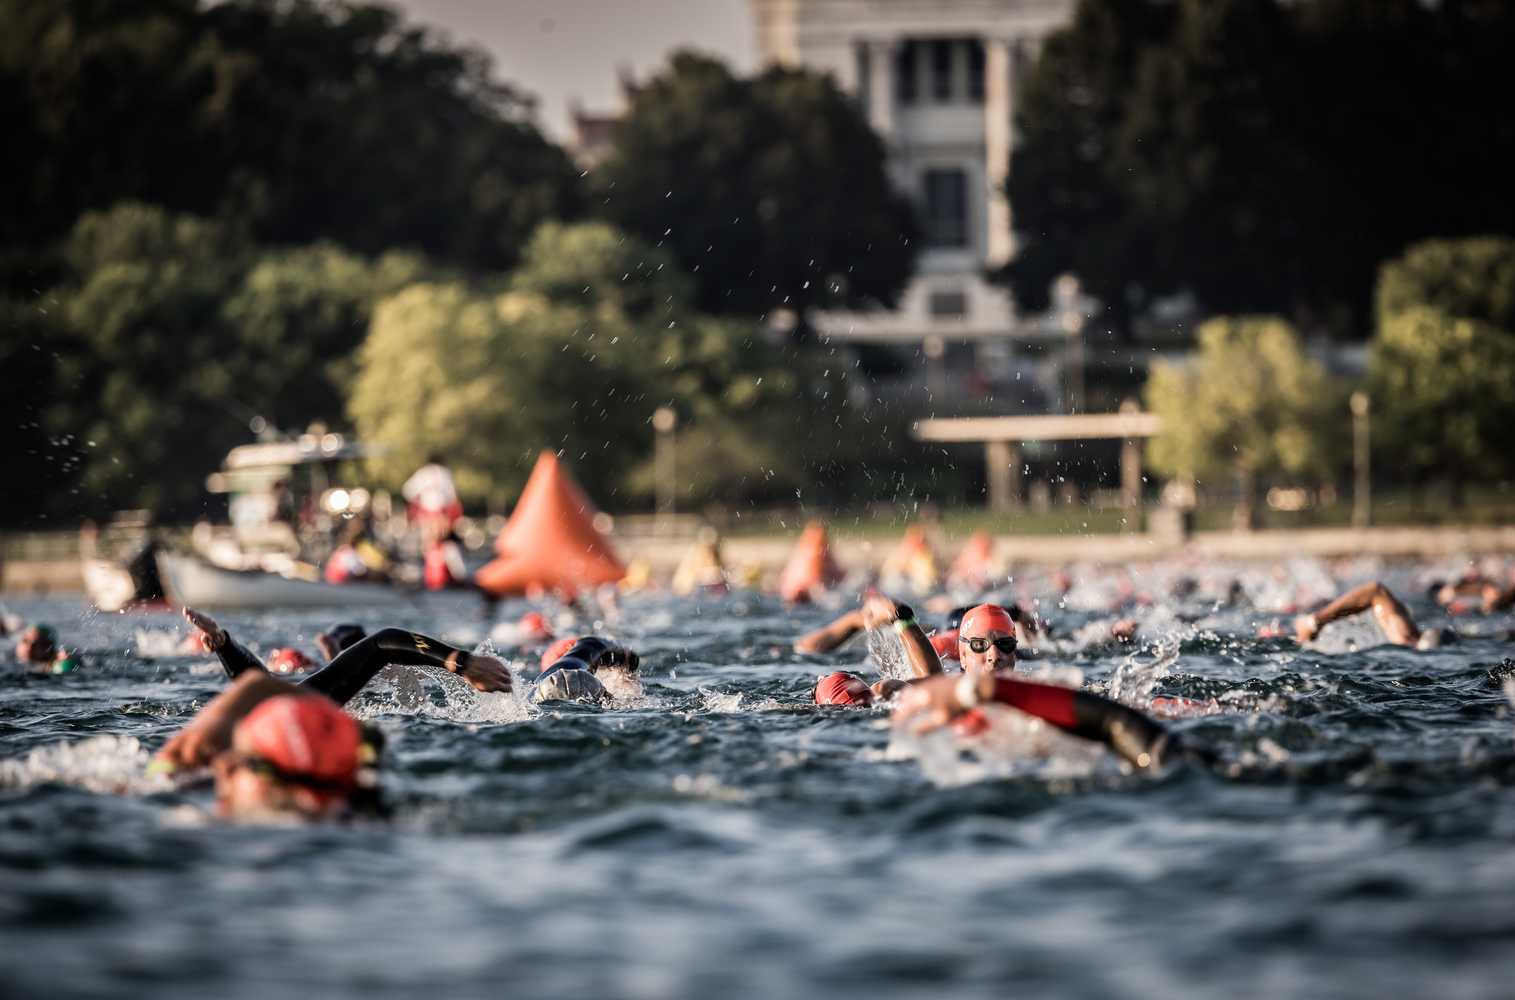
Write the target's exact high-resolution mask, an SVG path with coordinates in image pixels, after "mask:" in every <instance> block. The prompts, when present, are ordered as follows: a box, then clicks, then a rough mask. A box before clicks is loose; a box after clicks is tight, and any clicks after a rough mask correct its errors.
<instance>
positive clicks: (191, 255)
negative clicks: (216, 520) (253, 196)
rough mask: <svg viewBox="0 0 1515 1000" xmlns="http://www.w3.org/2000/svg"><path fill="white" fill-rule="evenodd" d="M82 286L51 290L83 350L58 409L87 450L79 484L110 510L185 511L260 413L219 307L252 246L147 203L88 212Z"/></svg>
mask: <svg viewBox="0 0 1515 1000" xmlns="http://www.w3.org/2000/svg"><path fill="white" fill-rule="evenodd" d="M68 246H69V250H68V254H67V256H68V258H69V260H70V262H71V264H72V266H73V267H74V268H75V270H76V274H77V278H76V279H75V281H74V282H72V283H70V284H68V285H65V286H63V287H60V288H59V289H57V290H55V292H54V293H53V294H54V296H56V297H57V298H58V299H59V300H60V301H61V303H62V306H63V314H64V317H65V320H66V323H67V325H68V328H69V330H70V335H71V337H72V338H73V340H74V341H75V343H76V344H77V346H78V349H77V350H75V351H74V352H72V353H71V354H70V355H68V356H67V357H66V358H65V362H64V368H63V372H62V376H63V380H64V382H65V384H68V385H69V386H70V387H71V389H72V391H70V392H69V393H67V394H66V395H63V396H60V397H59V398H57V399H56V400H55V401H54V405H53V407H52V420H53V421H54V423H55V424H56V425H57V426H59V427H67V428H70V429H71V430H72V431H73V433H74V435H75V437H76V438H78V439H79V440H81V441H83V442H84V443H85V446H86V448H87V449H88V450H87V453H86V460H85V464H84V468H83V481H82V487H83V489H84V491H85V493H86V495H87V497H89V498H90V500H91V501H92V502H97V503H99V504H100V505H101V507H103V508H104V509H114V508H120V507H128V506H143V507H149V508H153V509H156V510H158V511H160V512H164V511H169V510H174V509H180V510H183V509H189V508H192V507H193V505H194V504H195V501H196V499H197V498H198V497H199V496H200V495H201V481H202V479H203V477H204V475H205V473H206V472H208V471H210V470H211V469H214V468H215V467H216V465H217V464H218V463H219V461H220V458H221V455H222V454H223V453H224V452H225V450H226V447H227V443H228V442H229V441H235V440H237V439H238V438H240V437H242V436H244V435H245V434H246V420H247V418H248V417H249V416H251V415H252V414H253V413H255V412H256V411H255V410H253V409H252V408H251V406H250V405H249V403H250V402H251V401H249V400H246V399H244V398H242V396H241V391H240V389H241V387H240V383H239V379H238V375H237V373H236V372H234V371H232V370H231V369H230V368H228V366H227V365H225V364H224V356H225V348H226V345H227V343H228V342H229V341H230V340H231V339H232V335H231V333H230V331H228V330H227V328H226V326H225V323H224V320H223V318H222V311H221V310H222V302H223V301H224V300H225V299H226V298H227V296H228V295H229V294H230V293H231V292H232V290H233V289H234V288H235V287H236V283H237V281H238V279H239V278H240V276H241V272H242V268H243V266H244V265H245V261H246V259H247V254H248V252H249V248H247V247H246V246H245V245H242V244H240V243H239V242H238V241H237V239H236V237H235V236H234V235H233V234H231V233H230V232H228V231H227V230H226V229H225V228H224V227H221V226H218V225H216V224H215V223H210V222H205V221H204V220H199V219H193V218H186V217H172V216H169V215H167V214H166V213H163V212H161V211H159V210H155V209H151V208H148V207H145V206H138V205H125V206H121V207H120V208H119V209H117V210H116V211H114V212H110V213H103V214H99V215H94V214H91V215H86V216H85V217H83V218H82V219H81V220H80V222H79V224H78V225H77V226H76V227H75V230H74V232H73V234H72V235H71V237H70V239H69V241H68Z"/></svg>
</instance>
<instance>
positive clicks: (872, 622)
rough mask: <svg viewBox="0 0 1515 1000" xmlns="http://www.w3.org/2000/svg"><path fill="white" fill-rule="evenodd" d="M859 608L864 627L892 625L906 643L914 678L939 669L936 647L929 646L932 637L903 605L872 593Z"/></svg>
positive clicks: (939, 662)
mask: <svg viewBox="0 0 1515 1000" xmlns="http://www.w3.org/2000/svg"><path fill="white" fill-rule="evenodd" d="M859 611H860V613H861V614H862V618H863V627H864V628H869V629H875V628H886V627H893V628H895V629H896V631H898V632H899V634H900V641H901V642H903V643H904V645H905V655H906V656H908V657H909V658H910V672H911V673H913V674H915V676H916V677H917V678H920V677H931V676H933V675H935V674H939V673H941V672H942V660H941V657H939V656H937V655H936V647H935V646H933V645H931V639H930V638H929V637H928V636H927V635H926V633H925V631H923V630H922V629H921V627H920V625H919V624H918V623H916V621H915V619H914V615H913V613H912V612H911V611H910V609H909V608H908V607H907V606H906V605H903V604H901V603H899V602H898V601H896V600H894V598H892V597H886V596H884V595H883V594H873V595H872V596H870V597H869V598H868V599H867V600H866V601H864V602H863V606H862V608H860V609H859ZM902 616H909V619H908V622H906V621H903V620H902Z"/></svg>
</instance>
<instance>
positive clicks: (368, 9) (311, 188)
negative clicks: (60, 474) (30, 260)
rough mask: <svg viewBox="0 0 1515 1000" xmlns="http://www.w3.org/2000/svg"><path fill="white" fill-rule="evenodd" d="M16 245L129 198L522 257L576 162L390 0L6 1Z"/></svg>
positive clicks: (259, 222)
mask: <svg viewBox="0 0 1515 1000" xmlns="http://www.w3.org/2000/svg"><path fill="white" fill-rule="evenodd" d="M0 23H3V24H4V25H5V26H6V30H5V32H4V33H3V34H0V108H3V109H4V110H5V112H6V125H7V133H8V135H7V138H8V140H9V143H10V146H11V148H12V149H13V150H17V151H24V154H25V155H20V156H11V157H7V158H5V160H4V161H3V165H0V192H3V194H0V197H3V198H4V199H5V203H4V208H5V211H4V212H3V213H0V244H9V245H18V244H19V245H27V246H32V247H36V246H40V245H42V244H44V243H45V242H47V241H48V240H50V239H52V238H54V237H56V236H58V235H60V234H62V233H63V232H65V231H66V230H67V229H68V228H69V227H70V226H71V225H72V223H73V221H74V220H75V219H76V218H77V217H78V216H79V215H80V214H81V213H83V212H86V211H90V210H103V209H106V208H108V207H109V206H111V205H113V204H115V203H116V202H118V201H123V200H136V201H143V202H151V203H154V204H158V205H162V206H165V207H167V208H169V209H171V210H175V211H181V212H189V213H194V214H200V215H206V216H214V217H216V218H219V219H222V220H225V221H241V222H243V223H245V224H246V225H247V226H248V227H249V235H250V236H252V237H253V238H255V239H257V240H259V241H262V242H267V243H277V244H291V243H307V242H311V241H314V240H319V239H324V240H331V241H334V242H336V243H339V244H341V245H343V246H345V247H347V248H349V249H352V250H356V251H358V252H361V253H368V254H378V253H382V252H384V251H387V250H390V249H394V248H411V249H415V250H419V251H423V252H425V253H427V254H429V255H431V256H433V257H435V258H437V259H439V260H441V261H444V262H447V263H451V264H456V265H462V266H468V267H475V268H500V267H507V266H509V265H510V264H511V263H512V262H513V261H514V260H515V259H516V256H517V254H518V252H519V249H520V246H521V245H522V244H523V243H524V241H525V239H526V238H527V236H528V235H529V234H530V233H531V231H532V230H533V229H534V228H535V227H536V225H537V224H538V223H539V222H541V221H542V220H543V219H545V218H549V217H562V216H565V215H571V214H573V213H574V212H576V211H577V210H578V209H579V205H580V195H579V188H578V178H577V172H576V171H575V170H574V169H573V166H572V164H571V163H570V161H569V160H568V158H567V156H566V155H565V154H564V153H563V152H562V150H560V149H558V148H557V147H556V146H554V145H553V144H551V143H550V142H548V141H547V140H546V139H544V138H543V137H542V135H541V134H540V132H538V130H537V129H536V127H535V126H534V125H533V124H532V123H531V122H530V120H529V115H528V112H529V109H530V102H529V101H528V100H527V99H526V98H524V97H523V96H522V95H521V94H519V93H518V92H516V91H515V90H514V89H512V88H510V87H509V86H507V85H505V84H502V83H499V82H497V81H496V80H494V79H493V77H492V76H491V75H490V73H491V67H490V63H489V60H488V59H487V58H486V57H485V56H484V55H483V54H481V53H480V52H478V51H476V50H472V49H468V48H458V47H454V46H452V45H451V44H449V43H448V42H446V41H445V40H444V39H443V38H441V37H440V36H438V35H437V34H436V33H434V32H432V31H429V30H427V29H425V28H420V27H415V26H413V25H409V24H407V23H406V22H405V21H404V20H403V19H402V18H401V17H400V15H399V14H398V13H396V12H395V11H394V10H392V9H391V8H389V7H385V6H382V5H378V4H366V3H323V2H317V0H228V2H224V3H215V4H207V3H202V2H199V0H58V2H55V3H54V2H49V3H34V2H30V0H0Z"/></svg>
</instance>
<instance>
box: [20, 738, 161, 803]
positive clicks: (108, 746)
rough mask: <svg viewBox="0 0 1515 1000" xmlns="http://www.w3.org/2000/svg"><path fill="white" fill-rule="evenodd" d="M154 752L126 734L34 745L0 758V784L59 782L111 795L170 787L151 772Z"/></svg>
mask: <svg viewBox="0 0 1515 1000" xmlns="http://www.w3.org/2000/svg"><path fill="white" fill-rule="evenodd" d="M151 760H152V754H151V753H149V752H148V751H147V749H146V748H145V747H143V746H142V744H141V743H140V742H138V741H137V740H136V739H135V738H133V737H130V736H92V737H90V738H89V739H85V740H80V741H78V742H77V743H54V744H51V745H49V746H44V747H38V748H37V749H35V750H33V751H32V752H31V753H29V754H27V755H26V756H25V757H14V758H9V759H6V760H0V788H15V789H25V788H33V787H35V786H37V785H44V784H59V785H68V786H70V787H73V788H83V789H86V790H88V791H92V792H106V793H110V794H116V795H119V794H125V793H136V794H146V793H148V792H162V791H168V790H169V789H170V788H172V787H173V786H172V783H171V782H170V781H169V779H168V778H167V777H166V776H164V775H153V776H151V777H149V776H148V775H147V773H146V771H147V765H148V763H149V762H150V761H151Z"/></svg>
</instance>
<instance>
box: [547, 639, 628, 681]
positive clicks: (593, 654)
mask: <svg viewBox="0 0 1515 1000" xmlns="http://www.w3.org/2000/svg"><path fill="white" fill-rule="evenodd" d="M640 664H641V661H640V658H639V657H638V656H637V654H635V653H633V652H632V651H631V650H629V649H627V648H626V647H625V646H621V645H617V644H616V643H612V642H607V641H605V640H604V639H601V638H599V637H598V636H593V635H586V636H584V637H582V638H580V639H579V640H578V641H577V642H575V643H574V644H573V645H572V646H569V647H568V650H567V651H566V652H564V653H563V655H562V656H560V657H558V658H557V659H556V660H554V661H553V662H552V664H551V665H550V666H548V667H547V669H545V670H543V671H542V677H545V676H547V675H548V674H550V673H553V672H555V671H558V670H591V671H592V670H597V669H598V668H600V667H624V668H626V669H627V670H636V669H637V667H638V666H640ZM539 679H540V678H539Z"/></svg>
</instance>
